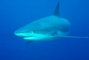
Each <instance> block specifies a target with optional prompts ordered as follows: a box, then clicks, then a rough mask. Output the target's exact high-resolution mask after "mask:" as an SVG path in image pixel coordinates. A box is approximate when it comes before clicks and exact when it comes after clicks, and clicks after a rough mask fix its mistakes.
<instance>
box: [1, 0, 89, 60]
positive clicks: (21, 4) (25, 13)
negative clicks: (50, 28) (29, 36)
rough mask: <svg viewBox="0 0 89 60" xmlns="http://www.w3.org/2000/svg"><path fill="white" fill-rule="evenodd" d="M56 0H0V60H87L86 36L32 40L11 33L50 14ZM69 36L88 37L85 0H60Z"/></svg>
mask: <svg viewBox="0 0 89 60" xmlns="http://www.w3.org/2000/svg"><path fill="white" fill-rule="evenodd" d="M57 2H58V0H0V60H89V39H70V38H68V39H67V38H65V39H64V38H63V39H58V40H54V41H48V42H32V43H30V44H26V42H27V41H25V40H23V39H22V38H19V37H17V36H15V35H14V34H13V33H14V31H15V30H17V29H18V28H20V27H22V26H24V25H26V24H28V23H30V22H31V21H34V20H36V19H39V18H43V17H46V16H49V15H51V14H52V13H53V11H54V9H55V6H56V4H57ZM60 16H61V17H63V18H66V19H68V20H69V21H70V23H71V26H72V27H71V30H70V31H71V32H70V34H69V35H75V36H88V37H89V0H60Z"/></svg>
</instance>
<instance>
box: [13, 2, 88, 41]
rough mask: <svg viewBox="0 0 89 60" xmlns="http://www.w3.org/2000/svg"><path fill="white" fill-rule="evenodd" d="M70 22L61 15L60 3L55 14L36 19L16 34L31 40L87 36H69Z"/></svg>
mask: <svg viewBox="0 0 89 60" xmlns="http://www.w3.org/2000/svg"><path fill="white" fill-rule="evenodd" d="M70 26H71V24H70V22H69V21H68V20H66V19H64V18H61V17H60V16H59V3H58V4H57V6H56V9H55V11H54V13H53V15H51V16H48V17H44V18H42V19H38V20H35V21H33V22H31V23H29V24H27V25H25V26H24V27H22V28H20V29H18V30H16V31H15V33H14V34H15V35H16V36H19V37H22V38H23V39H25V40H29V41H48V40H55V39H57V38H63V37H68V38H87V37H75V36H67V35H68V34H69V32H70Z"/></svg>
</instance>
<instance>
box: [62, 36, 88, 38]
mask: <svg viewBox="0 0 89 60" xmlns="http://www.w3.org/2000/svg"><path fill="white" fill-rule="evenodd" d="M61 37H63V38H89V37H78V36H61Z"/></svg>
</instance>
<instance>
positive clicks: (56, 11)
mask: <svg viewBox="0 0 89 60" xmlns="http://www.w3.org/2000/svg"><path fill="white" fill-rule="evenodd" d="M53 15H55V16H57V17H59V2H58V3H57V5H56V8H55V10H54V12H53Z"/></svg>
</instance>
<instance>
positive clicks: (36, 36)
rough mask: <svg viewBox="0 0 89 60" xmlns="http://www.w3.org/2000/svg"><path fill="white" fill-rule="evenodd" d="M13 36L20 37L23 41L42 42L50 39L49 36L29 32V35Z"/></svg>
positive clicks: (50, 36) (18, 34) (19, 34)
mask: <svg viewBox="0 0 89 60" xmlns="http://www.w3.org/2000/svg"><path fill="white" fill-rule="evenodd" d="M15 35H16V36H19V37H22V38H23V39H25V40H43V39H51V38H52V35H50V34H41V33H34V32H33V31H31V32H30V33H26V32H25V33H16V34H15Z"/></svg>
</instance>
